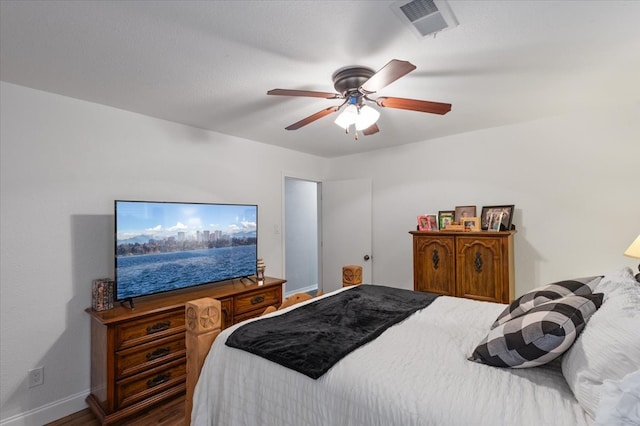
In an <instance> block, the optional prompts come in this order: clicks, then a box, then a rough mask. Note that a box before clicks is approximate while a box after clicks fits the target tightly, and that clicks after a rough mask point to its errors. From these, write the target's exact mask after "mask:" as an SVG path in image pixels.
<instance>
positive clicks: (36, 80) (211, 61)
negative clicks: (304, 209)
mask: <svg viewBox="0 0 640 426" xmlns="http://www.w3.org/2000/svg"><path fill="white" fill-rule="evenodd" d="M392 3H393V1H346V0H345V1H273V0H272V1H166V0H164V1H147V0H143V1H8V0H2V1H0V43H1V44H0V77H1V79H2V80H3V81H7V82H10V83H15V84H19V85H23V86H27V87H32V88H36V89H41V90H45V91H48V92H53V93H58V94H62V95H66V96H70V97H74V98H78V99H83V100H87V101H91V102H96V103H100V104H105V105H110V106H113V107H116V108H121V109H124V110H129V111H134V112H138V113H141V114H145V115H149V116H152V117H158V118H162V119H166V120H170V121H174V122H178V123H184V124H187V125H191V126H195V127H199V128H203V129H210V130H213V131H216V132H221V133H224V134H228V135H233V136H238V137H241V138H246V139H251V140H255V141H260V142H264V143H267V144H273V145H279V146H282V147H286V148H290V149H295V150H298V151H302V152H307V153H311V154H315V155H319V156H325V157H335V156H341V155H347V154H352V153H357V152H365V151H369V150H374V149H380V148H385V147H391V146H397V145H401V144H406V143H412V142H417V141H422V140H428V139H432V138H436V137H442V136H446V135H451V134H457V133H463V132H469V131H474V130H478V129H483V128H490V127H496V126H505V125H509V124H513V123H519V122H523V121H529V120H534V119H537V118H541V117H548V116H553V115H558V114H563V113H567V112H572V111H579V110H582V109H590V108H593V107H609V106H614V107H615V106H624V105H638V102H639V101H640V81H639V78H640V1H595V0H591V1H540V0H535V1H525V0H523V1H516V0H513V1H451V2H450V5H451V9H452V10H453V12H454V14H455V16H456V17H457V20H458V21H459V23H460V25H459V26H457V27H455V28H452V29H449V30H446V31H443V32H441V33H439V34H438V35H437V36H436V37H435V38H434V37H428V38H423V39H419V38H418V37H417V36H416V35H414V33H413V32H412V31H411V30H410V29H409V27H408V26H406V25H405V23H404V22H402V21H401V20H400V19H399V18H398V17H397V16H396V15H395V14H394V13H393V12H392V10H391V8H390V5H391V4H392ZM391 59H401V60H407V61H410V62H411V63H413V64H414V65H416V66H417V69H416V70H415V71H413V72H412V73H410V74H408V75H407V76H405V77H403V78H401V79H400V80H398V81H396V82H394V83H392V84H390V85H389V86H387V87H386V88H384V89H382V90H381V91H380V92H379V93H378V95H383V96H394V97H404V98H413V99H421V100H431V101H438V102H447V103H451V104H452V105H453V107H452V110H451V112H449V113H448V114H447V115H444V116H440V115H434V114H425V113H420V112H414V111H403V110H394V109H389V108H386V109H384V108H380V110H381V113H382V116H381V118H380V120H379V122H378V125H379V127H380V132H379V133H377V134H375V135H372V136H366V137H362V136H361V137H360V139H359V140H358V141H356V140H354V138H353V135H345V134H344V132H343V131H342V130H341V129H340V128H338V127H337V126H336V125H335V124H333V118H334V116H329V117H324V118H322V119H320V120H318V121H316V122H314V123H311V124H309V125H308V126H306V127H303V128H301V129H299V130H295V131H287V130H285V129H284V128H285V127H286V126H288V125H290V124H292V123H294V122H297V121H298V120H300V119H302V118H304V117H306V116H308V115H311V114H313V113H315V112H317V111H319V110H321V109H324V108H327V107H329V106H332V105H336V104H338V103H339V101H336V100H327V99H318V98H301V97H295V98H292V97H282V96H267V95H266V92H267V90H269V89H273V88H283V89H301V90H317V91H330V92H333V91H334V89H333V83H332V80H331V75H332V74H333V72H334V71H335V70H337V69H338V68H341V67H343V66H346V65H364V66H367V67H370V68H373V69H374V70H377V69H379V68H381V67H382V66H383V65H385V64H386V63H387V62H388V61H389V60H391Z"/></svg>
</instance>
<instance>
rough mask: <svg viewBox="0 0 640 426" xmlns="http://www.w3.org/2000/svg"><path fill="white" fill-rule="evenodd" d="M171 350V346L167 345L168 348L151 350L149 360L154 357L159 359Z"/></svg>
mask: <svg viewBox="0 0 640 426" xmlns="http://www.w3.org/2000/svg"><path fill="white" fill-rule="evenodd" d="M169 352H171V348H169V347H166V348H158V349H156V350H155V351H153V352H149V353H148V354H147V361H151V360H154V359H158V358H162V357H163V356H165V355H167V354H168V353H169Z"/></svg>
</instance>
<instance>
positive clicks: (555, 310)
mask: <svg viewBox="0 0 640 426" xmlns="http://www.w3.org/2000/svg"><path fill="white" fill-rule="evenodd" d="M603 296H604V295H603V294H602V293H596V294H589V295H584V296H577V295H570V296H566V297H562V298H560V299H556V300H551V301H548V302H546V303H542V304H540V305H538V306H536V307H534V308H532V309H531V310H530V311H529V312H527V313H526V314H523V315H521V316H519V317H517V318H514V319H512V320H510V321H507V322H506V323H504V324H501V325H499V326H498V327H496V328H494V329H492V330H490V331H489V334H488V335H487V336H486V337H485V338H484V339H483V340H482V342H480V344H479V345H478V346H477V347H476V349H475V350H474V351H473V354H472V355H471V356H470V357H469V360H471V361H475V362H479V363H482V364H487V365H492V366H494V367H512V368H527V367H537V366H539V365H543V364H546V363H548V362H550V361H552V360H554V359H556V358H557V357H559V356H560V355H562V354H563V353H564V352H565V351H566V350H567V349H569V348H570V347H571V345H572V344H573V342H575V340H576V338H577V337H578V335H579V334H580V332H581V331H582V329H583V328H584V326H585V324H586V323H587V321H588V320H589V318H590V317H591V315H593V314H594V313H595V312H596V310H597V309H598V308H599V307H600V305H602V298H603Z"/></svg>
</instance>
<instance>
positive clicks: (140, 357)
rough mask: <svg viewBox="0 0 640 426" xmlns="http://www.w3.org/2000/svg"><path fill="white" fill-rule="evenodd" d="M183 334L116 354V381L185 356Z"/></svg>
mask: <svg viewBox="0 0 640 426" xmlns="http://www.w3.org/2000/svg"><path fill="white" fill-rule="evenodd" d="M186 353H187V351H186V349H185V344H184V334H182V333H180V334H176V335H174V336H169V337H165V338H164V339H160V340H157V341H154V342H151V343H146V344H144V345H139V346H134V347H132V348H128V349H124V350H122V351H118V352H117V353H116V379H121V378H123V377H126V376H130V375H132V374H136V373H139V372H141V371H144V370H150V369H151V368H153V367H156V366H158V365H162V364H165V363H167V362H169V361H172V360H174V359H177V358H181V357H184V356H186Z"/></svg>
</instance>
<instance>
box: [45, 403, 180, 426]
mask: <svg viewBox="0 0 640 426" xmlns="http://www.w3.org/2000/svg"><path fill="white" fill-rule="evenodd" d="M149 425H155V426H186V425H185V420H184V396H182V397H180V398H176V399H174V400H172V401H169V402H168V403H166V404H163V405H160V406H158V407H155V408H153V409H151V410H150V411H148V412H146V413H143V414H141V415H139V416H137V417H135V418H132V419H129V420H125V421H123V422H120V423H118V426H149ZM45 426H100V423H99V422H98V419H96V417H95V416H94V415H93V413H92V412H91V410H89V409H88V408H87V409H85V410H82V411H79V412H77V413H74V414H71V415H70V416H67V417H64V418H62V419H60V420H56V421H55V422H51V423H48V424H46V425H45Z"/></svg>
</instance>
